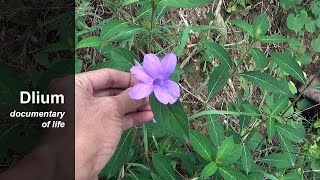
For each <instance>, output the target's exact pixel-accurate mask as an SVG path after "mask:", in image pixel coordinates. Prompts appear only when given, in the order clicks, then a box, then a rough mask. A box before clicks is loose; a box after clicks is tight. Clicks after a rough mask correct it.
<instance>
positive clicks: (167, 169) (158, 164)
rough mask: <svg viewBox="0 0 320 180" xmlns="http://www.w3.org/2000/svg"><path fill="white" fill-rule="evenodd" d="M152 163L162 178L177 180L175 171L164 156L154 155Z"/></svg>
mask: <svg viewBox="0 0 320 180" xmlns="http://www.w3.org/2000/svg"><path fill="white" fill-rule="evenodd" d="M152 163H153V165H154V167H155V169H156V170H157V171H158V173H159V175H160V177H161V178H163V179H173V180H175V174H174V169H173V167H172V165H171V164H170V161H169V160H168V159H167V157H166V156H164V155H162V154H152Z"/></svg>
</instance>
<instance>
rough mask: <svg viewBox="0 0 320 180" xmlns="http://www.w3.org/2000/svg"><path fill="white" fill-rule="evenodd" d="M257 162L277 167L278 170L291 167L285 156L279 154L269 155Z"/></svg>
mask: <svg viewBox="0 0 320 180" xmlns="http://www.w3.org/2000/svg"><path fill="white" fill-rule="evenodd" d="M258 161H260V162H263V163H266V164H268V165H270V166H274V167H277V168H279V169H282V168H290V167H291V162H290V160H289V159H288V158H287V157H286V155H284V154H280V153H274V154H269V155H268V156H266V157H264V158H262V159H260V160H258Z"/></svg>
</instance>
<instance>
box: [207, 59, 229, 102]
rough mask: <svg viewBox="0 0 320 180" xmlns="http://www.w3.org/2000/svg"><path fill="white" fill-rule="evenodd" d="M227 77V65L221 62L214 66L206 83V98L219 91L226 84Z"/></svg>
mask: <svg viewBox="0 0 320 180" xmlns="http://www.w3.org/2000/svg"><path fill="white" fill-rule="evenodd" d="M229 78H230V69H229V66H226V65H224V64H221V65H219V66H218V67H216V68H215V69H214V70H213V71H212V73H211V75H210V79H209V83H208V99H209V98H211V97H212V96H214V95H215V94H216V93H217V92H219V91H220V90H221V89H222V88H223V86H224V85H225V84H227V82H228V79H229Z"/></svg>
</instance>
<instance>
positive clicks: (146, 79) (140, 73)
mask: <svg viewBox="0 0 320 180" xmlns="http://www.w3.org/2000/svg"><path fill="white" fill-rule="evenodd" d="M130 72H131V73H132V74H133V76H134V77H135V78H137V79H138V80H139V81H141V82H143V83H145V84H150V83H152V81H153V78H152V77H150V76H149V75H148V74H147V72H145V71H144V68H143V67H142V66H133V67H132V68H131V69H130Z"/></svg>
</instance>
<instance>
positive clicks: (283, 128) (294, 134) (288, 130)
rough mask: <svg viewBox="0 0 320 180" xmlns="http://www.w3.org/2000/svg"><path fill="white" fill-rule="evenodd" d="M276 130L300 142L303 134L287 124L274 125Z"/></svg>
mask: <svg viewBox="0 0 320 180" xmlns="http://www.w3.org/2000/svg"><path fill="white" fill-rule="evenodd" d="M276 127H277V132H278V133H279V134H281V135H283V136H284V137H286V138H288V139H289V140H291V141H293V142H302V141H303V138H304V134H303V133H301V132H300V131H297V130H296V129H295V128H293V127H292V126H289V125H287V124H281V125H276Z"/></svg>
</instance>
